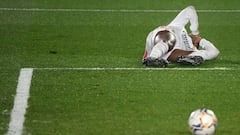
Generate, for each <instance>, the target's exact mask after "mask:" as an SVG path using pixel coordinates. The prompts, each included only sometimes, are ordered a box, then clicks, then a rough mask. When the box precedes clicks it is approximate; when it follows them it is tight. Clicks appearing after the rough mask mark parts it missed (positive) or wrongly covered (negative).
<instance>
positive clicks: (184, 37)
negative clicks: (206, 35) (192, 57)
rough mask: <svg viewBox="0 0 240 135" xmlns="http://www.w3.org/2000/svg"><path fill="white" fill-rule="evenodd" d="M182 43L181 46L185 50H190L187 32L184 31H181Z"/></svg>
mask: <svg viewBox="0 0 240 135" xmlns="http://www.w3.org/2000/svg"><path fill="white" fill-rule="evenodd" d="M182 41H183V44H184V45H185V46H186V47H187V48H191V44H190V43H189V41H188V38H187V32H186V31H182Z"/></svg>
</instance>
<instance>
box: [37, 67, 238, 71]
mask: <svg viewBox="0 0 240 135" xmlns="http://www.w3.org/2000/svg"><path fill="white" fill-rule="evenodd" d="M33 69H34V70H82V71H84V70H86V71H111V70H112V71H114V70H115V71H144V70H176V71H186V70H189V71H194V70H203V71H211V70H240V68H231V67H213V68H196V67H195V68H124V67H116V68H101V67H92V68H87V67H85V68H84V67H80V68H67V67H66V68H33Z"/></svg>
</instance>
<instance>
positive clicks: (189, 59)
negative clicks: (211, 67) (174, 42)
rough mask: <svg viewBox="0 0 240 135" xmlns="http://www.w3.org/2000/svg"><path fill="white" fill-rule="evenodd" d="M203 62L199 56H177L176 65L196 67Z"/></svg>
mask: <svg viewBox="0 0 240 135" xmlns="http://www.w3.org/2000/svg"><path fill="white" fill-rule="evenodd" d="M203 62H204V60H203V57H201V56H179V57H178V58H177V63H179V64H182V65H192V66H198V65H201V64H202V63H203Z"/></svg>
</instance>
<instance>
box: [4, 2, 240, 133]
mask: <svg viewBox="0 0 240 135" xmlns="http://www.w3.org/2000/svg"><path fill="white" fill-rule="evenodd" d="M239 4H240V2H239V1H237V0H233V1H227V0H223V1H218V0H211V1H208V2H202V1H195V0H191V1H188V0H182V1H173V2H171V1H166V0H163V1H162V0H158V1H157V0H154V1H149V0H139V1H136V0H131V1H128V0H119V1H113V0H102V1H96V0H87V1H86V0H69V1H64V0H51V1H50V0H45V1H41V0H11V1H9V0H1V1H0V8H1V9H0V70H1V71H0V78H1V79H0V134H5V133H6V132H7V131H8V124H9V121H10V115H11V109H12V108H13V103H14V102H13V101H14V95H15V94H16V86H17V83H18V82H17V80H18V76H19V71H20V69H21V68H25V67H29V68H56V67H61V68H64V67H73V68H78V67H87V68H95V67H104V68H105V67H106V68H107V67H110V68H112V67H118V68H142V67H143V66H142V65H141V58H142V55H143V52H144V48H145V38H146V36H147V34H148V32H150V31H151V30H152V29H154V28H155V27H157V26H159V25H161V24H167V23H169V22H170V21H171V20H172V19H173V18H174V17H175V16H176V15H177V13H175V12H171V13H161V12H151V13H149V12H138V13H136V12H65V11H60V12H52V11H12V10H11V11H10V10H3V9H2V8H11V9H13V8H40V9H86V10H88V9H102V10H104V9H111V10H119V9H127V10H159V9H164V10H165V9H173V10H175V9H176V10H180V9H183V8H185V7H186V6H188V5H194V6H195V7H196V9H197V10H205V9H206V10H209V9H210V10H224V9H227V10H235V11H236V10H237V11H239ZM198 16H199V24H200V28H199V30H200V32H201V35H202V36H203V37H206V38H207V39H209V40H210V41H212V42H213V43H214V44H215V45H216V46H217V47H218V48H219V50H220V52H221V53H220V55H219V57H218V59H216V60H214V61H209V62H208V61H207V62H205V63H204V64H203V65H201V66H200V68H213V67H226V68H234V69H235V70H226V71H224V70H216V71H214V70H211V71H206V70H205V71H198V70H194V71H178V70H159V71H155V70H154V71H153V70H136V71H134V70H131V71H128V70H124V71H121V70H116V71H115V70H114V71H113V70H103V71H86V70H38V69H36V70H34V72H33V78H32V82H31V89H30V98H29V100H28V108H27V112H26V115H25V116H26V119H25V122H24V129H23V134H24V135H29V134H31V135H52V134H55V135H66V134H69V135H79V134H81V135H101V134H102V135H103V134H111V135H142V134H143V135H190V134H191V133H190V132H189V129H188V126H187V120H188V116H189V114H190V113H191V111H193V110H195V109H198V108H202V107H206V108H210V109H212V110H213V111H214V112H215V113H216V115H217V117H218V120H219V123H218V128H217V132H216V135H236V134H239V133H240V129H239V128H238V125H239V118H240V117H239V115H240V107H239V103H240V98H239V96H240V92H239V88H240V86H239V84H240V77H239V76H240V70H239V69H240V61H239V57H240V54H239V52H240V47H239V44H240V39H239V35H240V31H239V28H240V24H239V21H240V12H199V13H198ZM179 67H180V68H185V67H183V66H178V65H170V68H179Z"/></svg>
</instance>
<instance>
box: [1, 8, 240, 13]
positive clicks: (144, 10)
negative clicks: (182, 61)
mask: <svg viewBox="0 0 240 135" xmlns="http://www.w3.org/2000/svg"><path fill="white" fill-rule="evenodd" d="M0 11H29V12H117V13H175V12H180V11H181V10H171V9H169V10H168V9H165V10H164V9H163V10H151V9H149V10H148V9H74V8H73V9H69V8H56V9H50V8H0ZM197 12H202V13H211V12H212V13H240V10H239V9H206V10H205V9H202V10H201V9H199V10H197Z"/></svg>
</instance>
